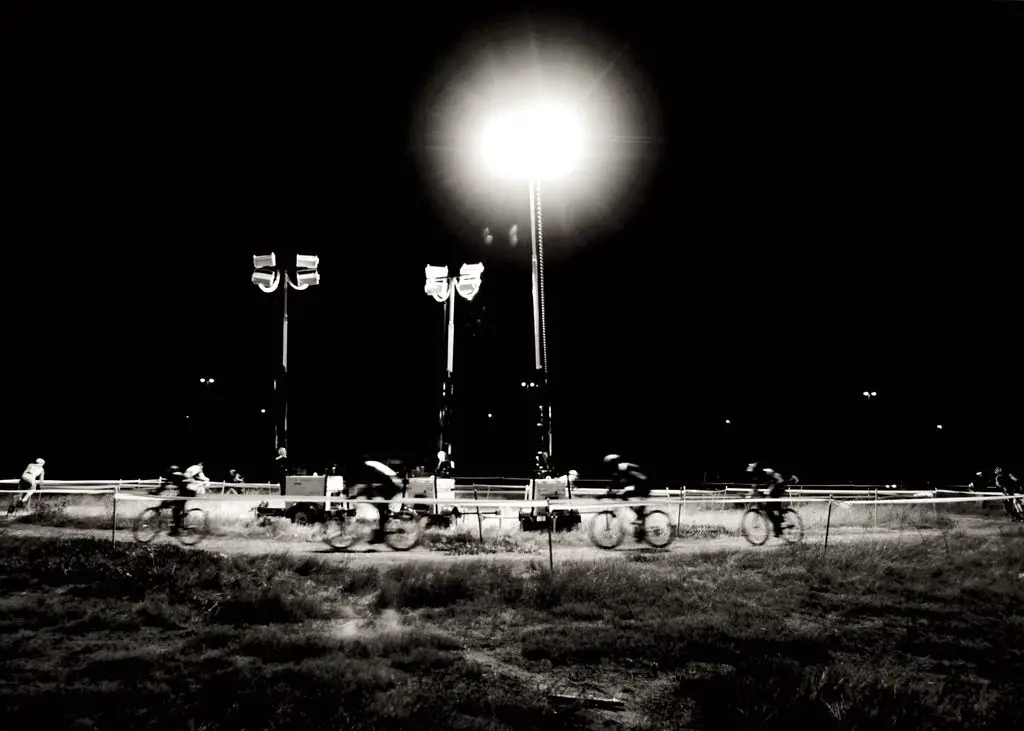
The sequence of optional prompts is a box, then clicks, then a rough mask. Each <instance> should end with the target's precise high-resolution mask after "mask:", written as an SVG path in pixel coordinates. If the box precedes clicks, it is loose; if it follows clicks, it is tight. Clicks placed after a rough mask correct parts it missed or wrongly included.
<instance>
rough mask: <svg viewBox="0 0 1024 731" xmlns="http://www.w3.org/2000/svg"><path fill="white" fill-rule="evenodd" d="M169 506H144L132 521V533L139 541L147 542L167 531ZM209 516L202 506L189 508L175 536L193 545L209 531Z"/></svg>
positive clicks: (187, 544)
mask: <svg viewBox="0 0 1024 731" xmlns="http://www.w3.org/2000/svg"><path fill="white" fill-rule="evenodd" d="M170 510H171V508H170V506H165V505H160V506H156V507H152V508H146V509H145V510H143V511H142V512H141V513H139V515H138V517H136V518H135V521H134V522H133V523H132V535H133V536H134V537H135V540H136V541H138V542H139V543H149V542H150V541H152V540H153V539H154V538H156V537H157V536H158V535H159V534H161V533H165V532H166V533H169V532H170V529H171V518H170V516H169V515H168V513H169V512H170ZM208 521H209V517H208V516H207V514H206V511H205V510H203V509H202V508H189V509H188V510H186V511H185V517H184V518H183V519H182V521H181V530H180V531H179V532H178V535H177V536H175V538H177V539H178V541H179V542H180V543H181V544H182V545H185V546H194V545H196V544H197V543H199V542H200V541H201V540H203V538H205V537H206V535H207V534H208V533H209V532H210V527H209V523H208Z"/></svg>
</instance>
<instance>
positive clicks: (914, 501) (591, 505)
mask: <svg viewBox="0 0 1024 731" xmlns="http://www.w3.org/2000/svg"><path fill="white" fill-rule="evenodd" d="M23 492H26V491H24V490H0V493H11V494H21V493H23ZM27 492H30V493H31V494H32V495H47V494H49V495H113V497H114V499H115V500H119V501H124V500H127V501H132V500H142V501H150V502H152V501H157V502H164V501H174V500H182V501H188V502H243V503H253V504H260V503H270V502H274V503H324V504H326V503H331V504H339V503H346V502H359V503H367V504H375V503H382V504H385V505H391V504H395V503H404V504H408V505H458V506H475V507H480V508H514V507H519V508H543V507H550V508H555V509H573V510H579V509H586V510H616V509H617V508H620V507H629V506H641V505H643V506H652V507H654V506H680V507H682V506H685V505H686V504H688V503H689V504H698V503H713V504H723V505H724V504H760V503H827V502H834V503H836V504H837V505H840V506H841V507H846V506H851V505H930V504H933V503H967V502H989V501H994V500H1009V499H1014V498H1017V499H1020V498H1021V497H1022V496H1020V495H1002V494H992V493H988V494H979V493H974V494H971V495H968V496H964V497H935V496H934V495H925V494H921V493H917V494H918V495H920V496H919V497H911V498H879V499H876V500H859V499H853V500H844V499H842V498H840V497H836V496H832V497H799V496H787V497H781V498H767V497H753V496H744V497H735V498H729V497H718V498H712V497H706V498H705V497H698V498H689V499H682V498H677V497H656V498H650V499H646V500H637V499H635V498H627V499H621V498H617V499H601V500H575V499H568V498H556V499H539V500H514V499H504V500H503V499H495V500H474V499H472V498H468V497H450V498H426V497H414V496H408V495H407V496H405V497H396V498H394V499H391V500H387V499H383V498H373V499H369V498H356V499H352V498H346V497H344V496H338V495H332V496H324V495H224V494H219V493H218V494H201V495H196V496H194V497H178V496H176V495H169V496H164V495H152V494H138V493H135V492H127V491H123V492H122V491H118V490H116V489H114V488H106V489H59V488H56V489H55V488H44V489H40V490H31V491H27Z"/></svg>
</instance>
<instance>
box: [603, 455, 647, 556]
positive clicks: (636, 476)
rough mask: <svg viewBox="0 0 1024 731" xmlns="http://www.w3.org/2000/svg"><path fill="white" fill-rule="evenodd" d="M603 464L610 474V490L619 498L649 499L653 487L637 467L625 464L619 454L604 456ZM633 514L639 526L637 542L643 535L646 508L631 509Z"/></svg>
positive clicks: (632, 464)
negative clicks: (616, 492) (617, 493)
mask: <svg viewBox="0 0 1024 731" xmlns="http://www.w3.org/2000/svg"><path fill="white" fill-rule="evenodd" d="M604 464H605V465H606V466H607V467H608V469H609V470H611V473H612V490H613V491H618V492H619V493H620V496H621V497H624V498H629V497H639V498H647V497H650V495H651V488H652V487H653V485H652V484H651V480H650V478H648V476H647V475H645V474H644V473H643V472H641V471H640V467H639V465H636V464H634V463H632V462H627V461H626V460H624V459H623V458H622V455H619V454H609V455H606V456H605V458H604ZM627 493H628V494H627ZM633 512H634V513H636V520H637V524H638V526H639V527H638V528H637V533H636V535H637V540H640V539H642V538H643V535H644V516H645V515H646V513H647V508H646V506H644V505H637V506H636V507H635V508H633Z"/></svg>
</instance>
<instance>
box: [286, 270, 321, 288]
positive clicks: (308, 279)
mask: <svg viewBox="0 0 1024 731" xmlns="http://www.w3.org/2000/svg"><path fill="white" fill-rule="evenodd" d="M318 284H320V272H315V271H314V272H299V273H298V274H296V275H295V284H293V285H292V286H293V287H294V288H295V289H299V290H302V289H308V288H309V287H315V286H316V285H318Z"/></svg>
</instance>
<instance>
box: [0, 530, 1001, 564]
mask: <svg viewBox="0 0 1024 731" xmlns="http://www.w3.org/2000/svg"><path fill="white" fill-rule="evenodd" d="M967 532H969V533H971V534H982V535H984V534H996V533H998V532H999V525H998V524H992V523H991V522H989V521H978V523H976V524H975V525H972V526H970V528H969V529H968V531H967ZM4 533H5V534H6V535H8V536H23V537H26V538H35V537H39V538H43V537H45V538H67V537H73V536H74V537H90V538H101V539H107V540H109V539H110V537H111V535H110V531H109V530H94V529H83V528H54V527H49V526H39V525H23V524H16V523H14V524H7V526H6V530H5V531H4ZM926 535H931V536H937V535H940V531H938V530H934V529H927V530H920V531H918V530H913V529H908V530H904V531H903V532H902V534H901V533H900V532H899V531H896V530H862V529H849V528H846V529H839V530H837V531H836V532H834V533H833V534H831V535H830V536H829V543H830V544H832V545H836V544H847V543H854V542H862V541H877V540H899V539H900V538H901V537H902V539H903V540H915V539H920V538H921V537H922V536H926ZM116 540H117V541H118V542H128V543H131V542H133V541H134V539H133V537H132V534H131V532H130V531H127V530H119V531H118V532H117V535H116ZM170 540H171V539H169V538H167V537H160V538H157V541H160V542H163V541H170ZM823 540H824V535H823V534H822V535H809V536H807V537H806V539H805V542H806V543H807V544H811V545H813V544H818V545H820V544H821V543H822V541H823ZM780 548H784V544H781V543H779V542H777V541H774V540H773V541H770V542H769V543H767V544H765V546H763V547H760V548H758V547H754V546H751V545H750V544H748V543H747V542H746V541H745V540H744V539H743V538H741V537H738V536H727V537H720V538H713V539H703V540H694V539H687V538H680V539H677V540H676V541H674V542H673V543H672V545H671V546H670V547H669V549H668V551H669V552H670V553H672V554H677V555H686V554H696V553H704V552H719V551H736V550H750V551H765V550H779V549H780ZM196 549H197V550H206V551H215V552H218V553H223V554H239V555H267V554H281V553H287V554H290V555H293V556H298V557H303V556H311V557H317V558H321V559H324V560H328V561H339V562H351V563H355V564H367V563H372V564H395V563H402V562H413V561H443V562H450V561H474V560H479V559H481V558H483V559H488V560H499V561H545V562H546V561H547V560H548V551H547V548H546V547H545V548H543V549H542V550H540V551H539V552H536V553H511V552H506V553H486V554H466V555H450V554H447V553H444V552H442V551H431V550H428V549H425V548H415V549H413V550H411V551H406V552H397V551H392V550H390V549H388V548H383V547H382V548H375V547H372V546H367V545H365V544H357V545H356V546H354V547H353V548H352V549H350V550H348V551H334V550H332V549H330V548H329V547H328V546H326V545H324V544H323V543H320V542H317V541H299V540H283V539H281V540H273V539H266V538H245V537H241V536H211V537H209V538H207V539H206V540H205V541H203V542H202V543H200V544H199V545H198V546H196ZM653 550H654V549H651V548H649V547H647V546H641V545H638V544H636V543H631V542H629V541H626V542H624V543H623V544H622V546H620V547H619V548H618V549H617V550H614V551H602V550H600V549H598V548H595V547H593V546H589V545H579V546H577V545H572V546H565V545H555V546H554V548H553V554H554V559H555V561H556V563H557V562H563V561H597V560H609V559H615V558H624V557H625V555H626V554H628V553H639V552H651V551H653Z"/></svg>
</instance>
